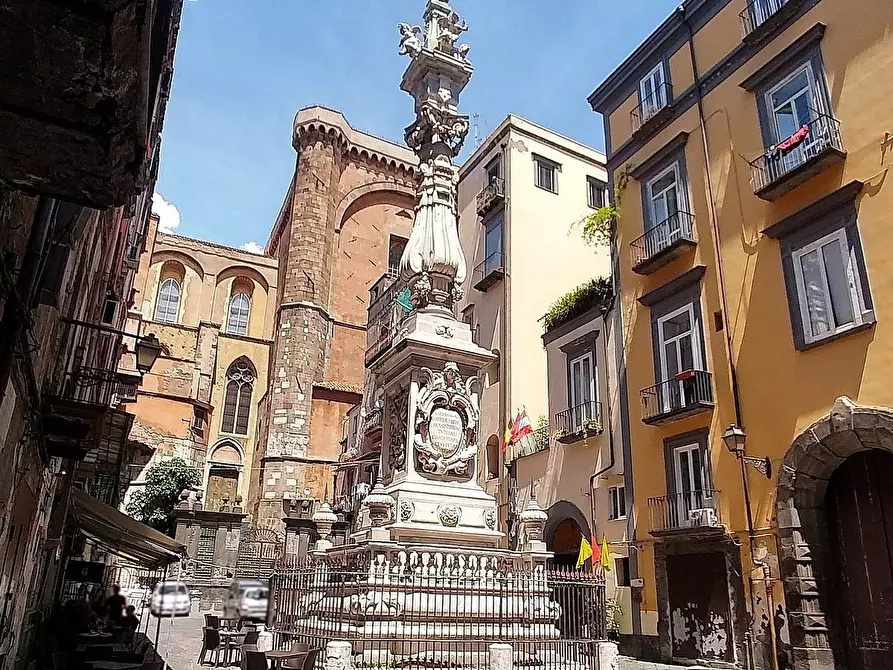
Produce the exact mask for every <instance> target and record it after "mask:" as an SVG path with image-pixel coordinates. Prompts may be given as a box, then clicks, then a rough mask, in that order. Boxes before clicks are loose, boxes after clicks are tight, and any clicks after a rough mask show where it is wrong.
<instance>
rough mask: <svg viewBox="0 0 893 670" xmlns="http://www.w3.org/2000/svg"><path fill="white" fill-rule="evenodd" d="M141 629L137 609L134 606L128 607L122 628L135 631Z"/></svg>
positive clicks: (122, 621)
mask: <svg viewBox="0 0 893 670" xmlns="http://www.w3.org/2000/svg"><path fill="white" fill-rule="evenodd" d="M139 627H140V620H139V618H138V617H137V616H136V608H135V607H134V606H133V605H128V606H127V613H126V614H125V615H124V618H123V619H121V628H123V629H124V630H129V631H135V630H136V629H137V628H139Z"/></svg>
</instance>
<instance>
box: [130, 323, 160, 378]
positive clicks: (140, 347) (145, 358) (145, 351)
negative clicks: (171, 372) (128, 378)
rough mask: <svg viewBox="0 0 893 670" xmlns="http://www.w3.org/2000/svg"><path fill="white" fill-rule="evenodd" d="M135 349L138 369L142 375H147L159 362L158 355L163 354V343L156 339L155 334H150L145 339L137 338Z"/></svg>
mask: <svg viewBox="0 0 893 670" xmlns="http://www.w3.org/2000/svg"><path fill="white" fill-rule="evenodd" d="M134 349H135V350H136V369H137V370H139V372H140V375H145V374H146V373H147V372H149V370H151V369H152V366H153V365H155V361H156V360H158V355H159V354H160V353H161V342H159V341H158V338H157V337H155V333H149V334H148V335H145V336H144V337H138V338H136V344H135V345H134Z"/></svg>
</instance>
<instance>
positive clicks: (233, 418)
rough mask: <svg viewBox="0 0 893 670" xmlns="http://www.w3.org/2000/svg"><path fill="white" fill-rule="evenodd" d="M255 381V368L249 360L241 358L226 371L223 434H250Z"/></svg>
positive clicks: (221, 428)
mask: <svg viewBox="0 0 893 670" xmlns="http://www.w3.org/2000/svg"><path fill="white" fill-rule="evenodd" d="M254 379H255V372H254V366H253V365H252V364H251V361H249V360H248V359H247V358H239V359H237V360H236V361H234V362H233V364H232V365H230V366H229V370H227V371H226V392H225V393H224V398H223V422H222V424H221V426H220V431H221V432H223V433H232V434H235V435H247V434H248V419H249V417H250V415H251V393H252V391H253V390H254Z"/></svg>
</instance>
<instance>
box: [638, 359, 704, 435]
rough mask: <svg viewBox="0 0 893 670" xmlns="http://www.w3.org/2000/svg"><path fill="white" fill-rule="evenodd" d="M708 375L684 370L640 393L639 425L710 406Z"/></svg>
mask: <svg viewBox="0 0 893 670" xmlns="http://www.w3.org/2000/svg"><path fill="white" fill-rule="evenodd" d="M711 378H712V375H711V374H710V373H709V372H705V371H704V370H685V371H684V372H680V373H679V374H677V375H675V376H674V377H673V378H672V379H670V380H667V381H664V382H660V383H659V384H655V385H654V386H649V387H648V388H645V389H642V392H641V396H642V421H645V422H649V421H658V420H660V419H661V418H662V417H667V416H673V415H676V414H680V413H683V412H686V411H688V410H691V409H694V408H699V407H706V406H710V407H712V406H713V384H712V382H711Z"/></svg>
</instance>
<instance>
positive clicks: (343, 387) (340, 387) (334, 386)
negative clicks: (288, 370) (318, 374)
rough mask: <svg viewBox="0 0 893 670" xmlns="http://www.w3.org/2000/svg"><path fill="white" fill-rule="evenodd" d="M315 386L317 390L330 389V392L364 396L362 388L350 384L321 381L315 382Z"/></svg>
mask: <svg viewBox="0 0 893 670" xmlns="http://www.w3.org/2000/svg"><path fill="white" fill-rule="evenodd" d="M313 385H314V386H315V387H317V388H321V389H329V390H330V391H344V392H346V393H356V394H357V395H363V387H362V386H357V385H356V384H350V383H348V382H338V381H328V382H327V381H319V382H313Z"/></svg>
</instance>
